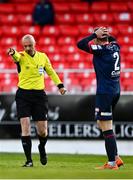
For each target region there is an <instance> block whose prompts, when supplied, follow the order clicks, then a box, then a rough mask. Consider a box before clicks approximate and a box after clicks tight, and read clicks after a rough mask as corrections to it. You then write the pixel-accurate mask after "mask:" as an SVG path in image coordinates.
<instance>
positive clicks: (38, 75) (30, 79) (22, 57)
mask: <svg viewBox="0 0 133 180" xmlns="http://www.w3.org/2000/svg"><path fill="white" fill-rule="evenodd" d="M12 57H13V59H14V61H15V62H16V63H18V64H19V66H20V72H19V74H18V76H19V82H18V87H20V88H22V89H29V90H30V89H35V90H42V89H44V88H45V83H44V69H45V71H46V73H47V74H48V75H49V77H50V78H51V79H52V80H53V82H54V83H55V85H58V84H60V83H62V82H61V80H60V79H59V77H58V75H57V73H56V72H55V70H54V69H53V67H52V65H51V63H50V61H49V58H48V57H47V56H46V54H45V53H41V52H38V51H36V53H35V55H34V57H31V56H30V55H29V54H27V53H26V52H25V51H23V52H20V53H18V52H17V51H15V54H14V55H13V56H12Z"/></svg>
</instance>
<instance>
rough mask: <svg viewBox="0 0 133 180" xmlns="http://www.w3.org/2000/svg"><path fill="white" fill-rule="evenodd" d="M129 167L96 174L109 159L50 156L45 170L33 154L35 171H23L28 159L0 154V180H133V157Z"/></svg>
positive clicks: (125, 158)
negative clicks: (96, 168) (97, 167)
mask: <svg viewBox="0 0 133 180" xmlns="http://www.w3.org/2000/svg"><path fill="white" fill-rule="evenodd" d="M122 159H123V160H124V162H125V166H123V167H121V168H120V169H119V170H116V171H114V170H95V167H96V166H98V165H103V163H104V162H106V157H105V156H97V155H68V154H49V155H48V164H47V165H46V166H42V165H41V164H40V161H39V155H38V154H33V162H34V167H30V168H25V167H21V166H22V165H23V163H24V160H25V158H24V155H23V154H16V153H0V179H133V163H132V162H133V157H132V156H130V157H129V156H123V157H122Z"/></svg>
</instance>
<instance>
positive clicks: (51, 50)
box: [41, 45, 59, 55]
mask: <svg viewBox="0 0 133 180" xmlns="http://www.w3.org/2000/svg"><path fill="white" fill-rule="evenodd" d="M41 51H43V52H44V53H46V54H47V55H49V54H53V53H59V47H58V46H55V45H54V46H53V45H45V46H43V47H41Z"/></svg>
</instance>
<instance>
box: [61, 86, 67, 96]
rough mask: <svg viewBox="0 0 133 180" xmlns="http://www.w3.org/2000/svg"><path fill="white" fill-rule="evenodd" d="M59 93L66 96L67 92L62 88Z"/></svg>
mask: <svg viewBox="0 0 133 180" xmlns="http://www.w3.org/2000/svg"><path fill="white" fill-rule="evenodd" d="M59 91H60V94H61V95H64V94H65V93H66V92H67V90H66V89H65V88H64V87H63V88H60V89H59Z"/></svg>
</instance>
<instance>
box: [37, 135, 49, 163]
mask: <svg viewBox="0 0 133 180" xmlns="http://www.w3.org/2000/svg"><path fill="white" fill-rule="evenodd" d="M38 138H39V141H40V144H39V146H38V149H39V153H40V161H41V163H42V164H43V165H46V164H47V156H46V150H45V145H46V143H47V136H46V137H42V136H40V135H38Z"/></svg>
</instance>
